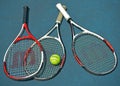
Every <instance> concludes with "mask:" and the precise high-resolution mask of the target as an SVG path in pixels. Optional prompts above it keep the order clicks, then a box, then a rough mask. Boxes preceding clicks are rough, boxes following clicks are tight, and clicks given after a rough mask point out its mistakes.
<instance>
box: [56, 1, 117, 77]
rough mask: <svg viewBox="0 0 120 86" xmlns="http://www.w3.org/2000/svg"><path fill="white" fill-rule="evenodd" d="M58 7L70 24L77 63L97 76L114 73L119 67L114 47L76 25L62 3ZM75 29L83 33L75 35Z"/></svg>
mask: <svg viewBox="0 0 120 86" xmlns="http://www.w3.org/2000/svg"><path fill="white" fill-rule="evenodd" d="M56 7H57V8H58V9H59V10H60V12H61V13H62V14H63V16H64V17H65V19H66V20H67V21H68V23H69V24H70V27H71V33H72V51H73V54H74V57H75V59H76V61H77V62H78V63H79V64H80V65H81V66H82V67H83V68H84V69H85V70H87V71H88V72H90V73H92V74H95V75H105V74H108V73H110V72H112V71H113V70H114V69H115V68H116V65H117V57H116V54H115V51H114V49H113V47H112V45H111V44H110V43H109V42H108V41H107V40H106V39H104V38H103V37H101V36H100V35H97V34H96V33H93V32H91V31H88V30H86V29H85V28H83V27H81V26H80V25H78V24H76V23H75V22H74V21H73V20H72V19H71V17H70V16H69V14H68V13H67V12H66V11H65V10H64V8H63V7H62V5H61V4H60V3H58V4H57V5H56ZM74 29H80V30H81V31H82V32H80V33H77V34H75V31H74Z"/></svg>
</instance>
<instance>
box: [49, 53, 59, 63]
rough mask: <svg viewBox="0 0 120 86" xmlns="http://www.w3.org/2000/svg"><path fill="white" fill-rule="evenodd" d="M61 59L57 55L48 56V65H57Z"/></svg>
mask: <svg viewBox="0 0 120 86" xmlns="http://www.w3.org/2000/svg"><path fill="white" fill-rule="evenodd" d="M60 61H61V59H60V56H59V55H58V54H53V55H51V56H50V63H51V64H52V65H58V64H59V63H60Z"/></svg>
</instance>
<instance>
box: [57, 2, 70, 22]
mask: <svg viewBox="0 0 120 86" xmlns="http://www.w3.org/2000/svg"><path fill="white" fill-rule="evenodd" d="M56 7H57V8H58V10H59V11H60V12H61V13H62V14H63V16H64V17H65V19H66V20H67V21H68V20H69V19H70V18H71V17H70V16H69V14H68V13H67V12H66V11H65V9H64V8H63V6H62V5H61V3H57V4H56Z"/></svg>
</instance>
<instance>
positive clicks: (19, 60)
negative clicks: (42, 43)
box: [6, 40, 34, 77]
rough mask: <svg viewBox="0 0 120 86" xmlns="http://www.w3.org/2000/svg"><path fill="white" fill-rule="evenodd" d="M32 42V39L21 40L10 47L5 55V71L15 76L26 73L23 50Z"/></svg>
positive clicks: (21, 75)
mask: <svg viewBox="0 0 120 86" xmlns="http://www.w3.org/2000/svg"><path fill="white" fill-rule="evenodd" d="M33 42H34V41H32V40H21V41H19V42H18V43H16V44H13V45H12V46H11V47H10V49H9V51H8V53H7V55H6V56H7V57H6V63H7V71H8V72H9V74H10V75H12V76H16V77H24V76H26V75H27V74H26V72H25V70H24V65H23V60H24V55H25V51H26V50H27V49H28V48H29V47H30V45H32V43H33Z"/></svg>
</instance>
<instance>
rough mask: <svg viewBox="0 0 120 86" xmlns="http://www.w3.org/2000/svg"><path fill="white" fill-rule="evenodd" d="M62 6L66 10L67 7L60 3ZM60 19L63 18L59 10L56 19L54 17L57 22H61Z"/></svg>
mask: <svg viewBox="0 0 120 86" xmlns="http://www.w3.org/2000/svg"><path fill="white" fill-rule="evenodd" d="M62 7H63V8H64V9H65V10H67V8H66V6H65V5H62ZM62 19H63V15H62V13H61V12H59V14H58V17H57V19H56V22H57V23H61V22H62Z"/></svg>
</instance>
